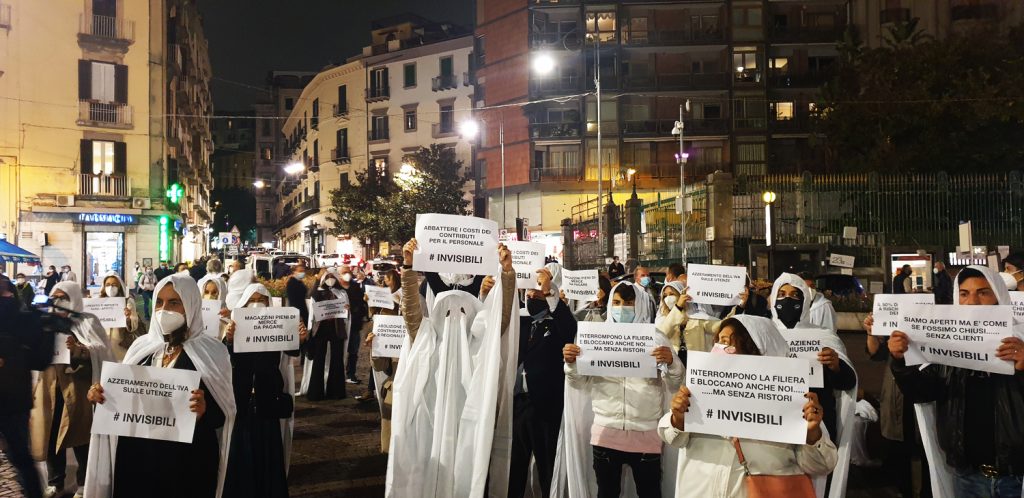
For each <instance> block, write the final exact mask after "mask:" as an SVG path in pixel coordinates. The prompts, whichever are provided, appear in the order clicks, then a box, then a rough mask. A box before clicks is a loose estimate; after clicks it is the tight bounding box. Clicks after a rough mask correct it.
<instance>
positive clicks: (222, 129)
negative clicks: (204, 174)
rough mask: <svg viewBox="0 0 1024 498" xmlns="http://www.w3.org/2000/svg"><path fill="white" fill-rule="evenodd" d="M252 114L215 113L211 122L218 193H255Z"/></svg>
mask: <svg viewBox="0 0 1024 498" xmlns="http://www.w3.org/2000/svg"><path fill="white" fill-rule="evenodd" d="M256 125H257V123H256V120H255V113H254V112H253V111H241V112H226V111H217V119H214V120H212V125H211V134H212V138H213V149H214V150H213V156H212V157H211V158H210V162H211V164H212V165H213V182H214V184H215V185H216V186H217V190H222V189H239V190H248V191H253V190H255V185H253V184H254V183H255V181H256V177H255V175H254V171H255V162H254V159H255V154H256V150H255V143H256V142H255V133H256Z"/></svg>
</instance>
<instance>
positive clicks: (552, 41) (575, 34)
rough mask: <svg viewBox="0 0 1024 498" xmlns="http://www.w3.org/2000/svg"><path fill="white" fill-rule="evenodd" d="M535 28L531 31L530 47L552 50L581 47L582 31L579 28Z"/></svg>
mask: <svg viewBox="0 0 1024 498" xmlns="http://www.w3.org/2000/svg"><path fill="white" fill-rule="evenodd" d="M554 28H555V29H551V28H548V29H543V30H534V31H531V32H530V48H534V49H551V50H577V49H579V48H580V36H581V32H580V30H579V29H578V28H573V29H568V30H560V29H557V27H554Z"/></svg>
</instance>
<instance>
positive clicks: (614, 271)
mask: <svg viewBox="0 0 1024 498" xmlns="http://www.w3.org/2000/svg"><path fill="white" fill-rule="evenodd" d="M625 274H626V267H624V266H622V263H620V262H619V257H618V256H613V257H612V264H610V265H608V278H609V279H611V280H615V278H616V277H621V276H622V275H625Z"/></svg>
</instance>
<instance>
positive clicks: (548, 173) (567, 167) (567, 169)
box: [530, 164, 583, 183]
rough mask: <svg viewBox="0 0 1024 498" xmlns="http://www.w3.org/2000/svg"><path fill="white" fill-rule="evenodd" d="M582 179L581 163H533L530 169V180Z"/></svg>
mask: <svg viewBox="0 0 1024 498" xmlns="http://www.w3.org/2000/svg"><path fill="white" fill-rule="evenodd" d="M581 179H583V165H581V164H535V165H534V167H533V168H531V169H530V181H531V182H535V183H536V182H545V181H555V182H557V181H579V180H581Z"/></svg>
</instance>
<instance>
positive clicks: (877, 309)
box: [871, 294, 935, 336]
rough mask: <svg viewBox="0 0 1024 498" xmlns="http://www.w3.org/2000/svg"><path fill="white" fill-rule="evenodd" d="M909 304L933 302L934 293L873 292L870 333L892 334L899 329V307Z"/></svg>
mask: <svg viewBox="0 0 1024 498" xmlns="http://www.w3.org/2000/svg"><path fill="white" fill-rule="evenodd" d="M911 304H935V294H875V304H874V307H873V308H872V312H871V316H872V317H873V318H874V320H875V323H874V324H872V325H871V335H885V336H888V335H892V333H893V331H895V330H898V329H899V325H900V309H902V307H903V306H907V305H911Z"/></svg>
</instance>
